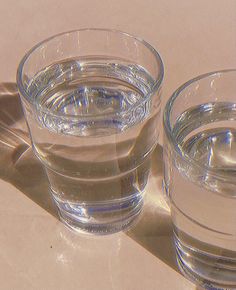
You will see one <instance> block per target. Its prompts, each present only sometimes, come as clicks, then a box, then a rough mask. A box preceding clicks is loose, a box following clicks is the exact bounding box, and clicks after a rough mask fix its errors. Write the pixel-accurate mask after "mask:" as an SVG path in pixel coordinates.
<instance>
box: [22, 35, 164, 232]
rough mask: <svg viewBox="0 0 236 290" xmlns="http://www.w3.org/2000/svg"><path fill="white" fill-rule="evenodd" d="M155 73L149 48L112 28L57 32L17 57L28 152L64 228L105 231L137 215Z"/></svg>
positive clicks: (156, 62) (154, 104)
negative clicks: (40, 169) (39, 169)
mask: <svg viewBox="0 0 236 290" xmlns="http://www.w3.org/2000/svg"><path fill="white" fill-rule="evenodd" d="M162 79H163V64H162V60H161V58H160V56H159V54H158V53H157V52H156V50H155V49H154V48H152V47H151V46H150V45H149V44H148V43H146V42H145V41H143V40H140V39H138V38H136V37H133V36H130V35H128V34H126V33H122V32H117V31H112V30H102V29H84V30H78V31H72V32H68V33H63V34H60V35H56V36H54V37H51V38H49V39H47V40H45V41H43V42H42V43H40V44H38V45H37V46H35V47H34V48H33V49H31V50H30V51H29V52H28V53H27V54H26V55H25V57H24V58H23V59H22V61H21V63H20V65H19V68H18V73H17V84H18V88H19V91H20V95H21V100H22V104H23V108H24V113H25V117H26V120H27V123H28V127H29V130H30V135H31V139H32V145H33V149H34V152H35V154H36V156H37V157H38V158H39V160H40V161H41V162H42V164H43V165H44V166H45V169H46V172H47V176H48V179H49V183H50V189H51V193H52V196H53V199H54V200H55V203H56V205H57V207H58V210H59V214H60V217H61V219H62V221H63V222H64V223H65V224H66V225H68V226H69V227H71V228H73V229H75V230H78V231H80V230H82V231H85V232H89V233H99V234H106V233H111V232H116V231H119V230H122V229H124V228H127V227H128V226H129V225H131V224H132V222H133V221H134V220H135V219H136V217H137V216H138V215H139V213H140V211H141V209H142V204H143V193H144V189H145V186H146V183H147V180H148V174H149V169H150V156H151V152H152V150H153V149H154V147H155V145H156V143H157V139H158V133H159V127H160V126H158V122H159V117H160V87H161V83H162Z"/></svg>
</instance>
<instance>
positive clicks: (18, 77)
mask: <svg viewBox="0 0 236 290" xmlns="http://www.w3.org/2000/svg"><path fill="white" fill-rule="evenodd" d="M86 31H87V32H90V31H98V32H99V31H100V32H111V33H114V34H117V35H124V36H126V37H128V38H130V39H133V40H137V41H138V42H139V43H141V44H143V45H144V46H145V47H146V48H147V49H148V50H149V51H150V52H152V54H153V55H154V57H155V59H156V61H157V63H158V67H159V73H158V75H157V77H156V78H155V79H154V84H153V86H152V88H151V90H150V92H149V93H148V94H147V95H146V97H145V99H142V100H140V101H138V102H136V103H135V104H134V106H132V108H131V109H129V110H134V109H135V108H136V107H138V106H140V105H141V104H142V103H144V102H146V101H147V100H149V99H150V98H151V97H152V96H153V95H154V94H155V92H156V91H157V90H158V89H159V88H160V87H161V85H162V82H163V79H164V64H163V61H162V58H161V55H160V53H159V52H158V51H157V50H156V49H155V48H154V47H153V46H152V45H151V44H149V43H148V42H146V41H145V40H144V39H142V38H140V37H138V36H135V35H132V34H129V33H127V32H124V31H121V30H116V29H107V28H81V29H74V30H70V31H65V32H61V33H58V34H55V35H53V36H50V37H48V38H46V39H44V40H42V41H40V42H38V43H37V44H36V45H34V46H33V47H32V48H31V49H30V50H28V51H27V52H26V53H25V55H24V56H23V58H22V59H21V61H20V63H19V65H18V68H17V73H16V84H17V87H18V90H19V93H20V94H21V95H22V96H23V97H24V98H25V99H26V100H27V101H29V102H30V103H31V104H32V105H34V106H35V102H34V101H32V100H31V99H30V95H29V94H28V92H27V91H26V90H25V87H24V85H23V81H22V71H23V68H24V65H25V63H26V62H27V60H28V59H29V57H30V56H31V54H33V53H34V52H35V51H36V50H37V49H38V48H39V47H40V46H42V45H44V44H45V43H47V42H49V41H51V40H53V39H55V38H58V37H60V36H63V35H66V34H68V35H69V34H73V33H76V32H86ZM129 110H128V111H129ZM40 111H41V112H43V113H45V114H48V115H50V116H54V117H62V118H65V119H67V118H73V119H86V118H91V116H93V117H101V116H115V115H119V114H120V113H121V112H120V111H119V112H115V113H113V112H110V113H106V114H104V113H101V114H87V115H83V114H80V115H70V114H68V115H67V114H63V113H60V112H58V113H55V112H52V111H51V110H50V109H47V108H40ZM128 111H126V113H127V112H128Z"/></svg>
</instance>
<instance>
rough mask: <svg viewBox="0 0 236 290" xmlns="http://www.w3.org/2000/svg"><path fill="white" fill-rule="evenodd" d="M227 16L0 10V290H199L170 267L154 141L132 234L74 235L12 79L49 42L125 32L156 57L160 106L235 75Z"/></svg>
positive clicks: (144, 6) (226, 9)
mask: <svg viewBox="0 0 236 290" xmlns="http://www.w3.org/2000/svg"><path fill="white" fill-rule="evenodd" d="M235 11H236V1H235V0H225V1H221V0H179V1H177V0H169V1H166V0H145V1H141V0H130V1H127V0H119V1H117V0H70V1H61V0H38V1H32V0H19V1H14V0H8V1H3V0H0V12H1V25H0V39H1V45H0V64H1V66H0V105H1V106H0V153H1V154H0V188H1V196H0V233H1V234H0V281H1V286H0V289H26V290H27V289H45V290H47V289H62V290H63V289H68V290H70V289H84V290H90V289H103V290H106V289H109V290H110V289H115V290H143V289H159V290H191V289H200V288H199V287H198V286H196V285H194V284H193V283H191V282H190V281H188V280H187V279H186V278H185V277H183V276H182V275H181V273H179V271H178V268H177V265H176V262H175V255H174V250H173V242H172V226H171V221H170V212H169V208H168V205H167V203H166V201H165V199H164V197H163V194H162V191H161V182H162V146H161V143H162V139H161V138H160V141H159V143H160V145H158V146H157V147H156V149H155V151H154V153H153V156H152V173H151V177H150V179H149V183H148V186H147V190H146V197H145V205H144V211H143V214H142V216H141V217H140V219H139V220H138V222H137V224H136V225H135V226H134V227H133V228H132V229H130V230H129V231H128V232H122V233H117V234H113V235H109V236H102V237H98V236H83V235H78V234H75V233H74V232H72V231H70V230H68V229H67V228H65V226H64V225H63V224H62V223H61V222H60V221H59V220H58V217H57V212H56V209H55V207H54V206H53V203H52V201H51V199H50V196H49V194H48V182H47V179H46V176H45V173H44V171H43V169H42V167H41V165H40V164H39V162H38V161H37V159H36V158H35V157H34V156H33V154H32V150H31V146H30V142H29V137H28V133H27V129H26V125H25V121H24V117H23V114H22V110H21V106H20V102H19V97H18V93H17V88H16V84H15V74H16V69H17V65H18V63H19V61H20V59H21V57H22V56H23V55H24V54H25V52H26V51H27V50H28V49H29V48H31V47H32V46H33V45H34V44H36V43H37V42H39V41H41V40H43V39H45V38H47V37H49V36H51V35H53V34H56V33H59V32H63V31H68V30H73V29H79V28H88V27H89V28H90V27H98V28H112V29H118V30H123V31H126V32H129V33H131V34H134V35H138V36H140V37H142V38H144V39H145V40H146V41H148V42H149V43H150V44H152V46H154V47H155V48H156V49H157V50H158V51H159V52H160V54H161V56H162V58H163V61H164V65H165V79H164V85H163V106H164V104H165V102H166V100H167V99H168V97H169V96H170V95H171V93H172V92H173V91H174V90H175V89H176V88H177V87H178V86H179V85H181V84H182V83H183V82H185V81H187V80H188V79H190V78H193V77H195V76H197V75H199V74H202V73H205V72H209V71H215V70H220V69H227V68H235V67H236V53H235V49H236V14H235Z"/></svg>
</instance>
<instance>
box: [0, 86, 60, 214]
mask: <svg viewBox="0 0 236 290" xmlns="http://www.w3.org/2000/svg"><path fill="white" fill-rule="evenodd" d="M0 178H1V179H3V180H5V181H6V182H9V183H11V184H12V185H14V186H15V187H16V188H18V189H19V190H20V191H21V192H22V193H24V194H25V195H26V196H27V197H28V198H30V199H31V200H33V201H34V202H35V203H37V204H38V205H39V206H41V207H42V208H44V209H45V210H47V211H48V212H49V213H50V214H52V215H53V216H55V217H57V210H56V208H55V206H54V203H53V201H52V199H51V196H50V194H49V193H48V192H49V190H48V180H47V177H46V175H45V172H44V169H43V167H42V166H41V164H40V162H39V161H38V160H37V158H36V157H35V156H34V154H33V151H32V148H31V144H30V139H29V135H28V130H27V126H26V123H25V119H24V115H23V111H22V107H21V103H20V98H19V95H18V92H17V87H16V84H15V83H2V84H0Z"/></svg>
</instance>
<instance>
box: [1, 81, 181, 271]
mask: <svg viewBox="0 0 236 290" xmlns="http://www.w3.org/2000/svg"><path fill="white" fill-rule="evenodd" d="M162 167H163V164H162V147H161V146H157V147H156V149H155V151H154V154H153V160H152V178H151V183H152V184H151V185H149V186H148V188H147V194H146V203H145V207H144V212H143V215H142V217H141V219H140V220H139V222H138V223H137V225H136V226H135V227H133V228H132V229H131V230H130V231H129V232H127V234H128V236H129V237H131V238H132V239H133V240H135V241H136V242H137V243H139V244H140V245H142V246H143V247H144V248H146V249H147V250H148V251H149V252H151V253H152V254H153V255H155V256H156V257H158V258H159V259H161V260H162V261H163V262H165V263H166V264H168V265H169V266H170V267H172V268H173V269H174V270H177V266H176V262H175V254H174V250H173V248H174V247H173V241H172V225H171V220H170V214H169V209H168V206H167V204H166V202H165V199H164V197H163V194H162V193H161V181H162V174H163V172H162ZM0 178H1V179H3V180H5V181H7V182H9V183H11V184H12V185H14V186H15V187H16V188H18V189H19V190H20V191H21V192H22V193H24V194H25V195H26V196H27V197H29V198H30V199H31V200H33V201H34V202H35V203H37V204H38V205H39V206H40V207H42V208H43V209H45V210H46V211H48V212H49V213H50V214H52V215H53V216H55V217H57V211H56V208H55V206H54V204H53V201H52V199H51V196H50V195H49V194H48V180H47V177H46V175H45V172H44V170H43V168H42V166H41V164H40V162H39V161H38V160H37V158H36V157H35V156H34V155H33V152H32V149H31V145H30V139H29V136H28V130H27V126H26V123H25V119H24V116H23V112H22V108H21V104H20V98H19V95H18V92H17V88H16V84H15V83H2V84H0ZM150 186H151V187H152V190H149V188H150ZM153 188H156V190H153Z"/></svg>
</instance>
